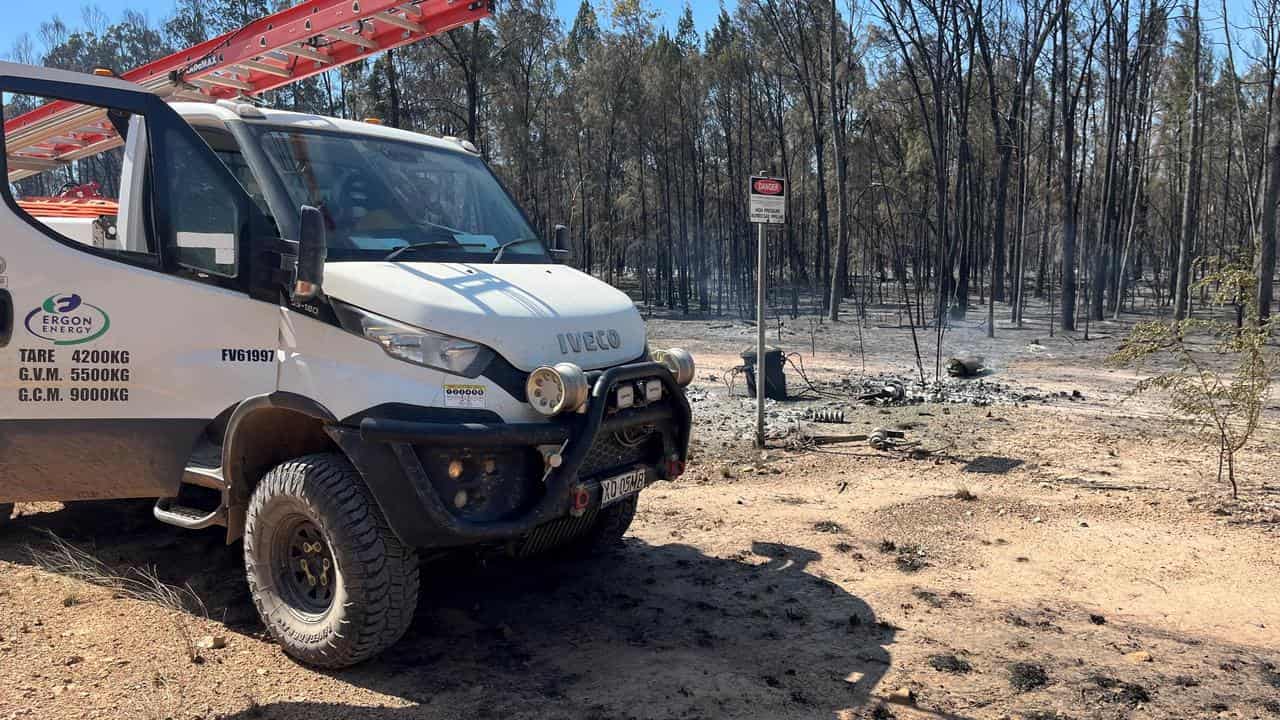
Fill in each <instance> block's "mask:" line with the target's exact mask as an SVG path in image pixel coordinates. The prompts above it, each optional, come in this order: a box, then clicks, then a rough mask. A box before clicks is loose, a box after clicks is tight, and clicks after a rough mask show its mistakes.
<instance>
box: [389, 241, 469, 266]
mask: <svg viewBox="0 0 1280 720" xmlns="http://www.w3.org/2000/svg"><path fill="white" fill-rule="evenodd" d="M457 245H458V243H456V242H454V241H453V240H432V241H431V242H422V243H413V244H412V245H405V246H404V247H402V248H396V249H395V250H392V251H391V254H390V255H388V256H386V257H384V258H382V261H383V262H391V261H393V260H395V259H396V258H398V257H400V256H401V255H403V254H405V253H407V252H409V251H410V250H426V249H427V248H442V247H448V248H451V247H457Z"/></svg>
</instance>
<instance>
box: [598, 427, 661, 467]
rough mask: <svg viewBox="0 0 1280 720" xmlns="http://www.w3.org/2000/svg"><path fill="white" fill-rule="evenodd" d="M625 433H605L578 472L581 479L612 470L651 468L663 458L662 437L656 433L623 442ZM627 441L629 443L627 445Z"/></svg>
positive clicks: (633, 437) (649, 432) (634, 433)
mask: <svg viewBox="0 0 1280 720" xmlns="http://www.w3.org/2000/svg"><path fill="white" fill-rule="evenodd" d="M619 435H621V433H609V434H604V433H601V434H600V435H599V436H598V437H597V438H596V441H595V442H594V443H593V444H592V445H591V449H590V450H588V451H587V457H586V459H585V460H584V461H583V463H582V467H581V469H579V470H578V477H581V478H589V477H591V476H593V475H599V474H601V473H605V472H608V471H610V470H625V469H626V468H629V467H633V466H635V465H651V464H654V463H656V462H657V461H658V459H659V458H660V456H661V454H662V449H661V447H656V446H658V445H660V444H661V442H662V436H661V435H660V434H659V433H658V432H657V431H656V429H653V428H649V429H648V431H647V432H645V433H639V432H635V431H633V432H632V435H631V437H627V438H621V439H620V438H619ZM623 440H626V442H624V441H623Z"/></svg>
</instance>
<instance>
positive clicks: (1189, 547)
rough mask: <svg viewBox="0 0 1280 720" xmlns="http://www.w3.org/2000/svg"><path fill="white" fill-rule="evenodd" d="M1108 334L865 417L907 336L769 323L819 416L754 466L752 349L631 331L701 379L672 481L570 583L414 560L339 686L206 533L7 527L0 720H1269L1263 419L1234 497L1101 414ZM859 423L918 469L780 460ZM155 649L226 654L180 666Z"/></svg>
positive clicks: (1208, 459) (827, 451) (1113, 397)
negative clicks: (684, 463)
mask: <svg viewBox="0 0 1280 720" xmlns="http://www.w3.org/2000/svg"><path fill="white" fill-rule="evenodd" d="M1125 329H1126V328H1125V327H1124V326H1123V325H1104V326H1102V327H1097V328H1094V334H1095V338H1096V337H1097V336H1098V335H1102V336H1104V337H1103V338H1102V339H1095V340H1092V341H1089V342H1085V341H1083V340H1082V339H1080V337H1079V335H1074V336H1073V338H1072V339H1066V338H1063V337H1061V336H1060V335H1059V336H1058V337H1055V338H1050V337H1049V336H1048V333H1047V329H1046V328H1045V327H1044V326H1043V324H1036V323H1033V324H1032V325H1031V327H1029V329H1026V330H1022V331H1015V330H1011V329H1007V328H1004V327H1001V328H1000V331H999V332H998V335H999V336H1000V337H998V338H997V340H995V341H989V340H986V339H985V337H984V332H983V331H982V329H981V328H980V327H970V328H968V329H961V330H956V331H953V332H952V333H951V334H950V335H949V336H948V338H947V344H946V346H945V347H944V350H945V351H946V353H948V354H951V353H955V352H959V351H961V350H964V351H971V352H976V353H978V354H982V355H985V356H987V358H988V360H989V362H990V365H991V366H992V369H993V370H992V372H991V373H990V374H989V375H988V376H987V377H985V378H983V379H982V380H981V382H983V383H985V384H986V386H985V389H982V391H981V392H978V393H976V396H977V397H978V399H979V401H980V404H979V405H974V404H973V403H972V402H971V400H972V397H973V396H974V395H975V393H974V392H973V391H972V388H973V386H972V385H969V386H967V387H957V386H948V387H947V388H944V389H943V391H942V392H940V393H936V394H935V396H934V397H935V398H936V399H954V400H955V402H948V403H938V402H930V403H923V404H910V405H905V406H895V407H879V406H870V405H866V404H862V403H857V402H853V401H852V400H851V399H850V396H849V392H850V391H849V388H850V387H853V385H850V383H854V384H856V383H859V382H861V380H862V378H863V377H864V374H865V376H872V377H875V376H880V375H897V376H902V375H906V376H911V375H912V374H914V373H916V372H917V371H916V369H915V361H914V359H913V352H912V343H911V338H910V333H909V332H908V331H906V330H901V329H897V328H891V329H890V328H877V327H874V326H872V327H868V328H866V329H865V330H864V331H863V333H862V338H861V342H859V340H858V334H857V332H856V331H855V329H854V327H853V326H852V325H843V324H842V325H840V326H837V327H835V328H832V327H831V326H829V325H828V326H825V327H824V328H822V329H820V330H818V331H817V332H815V333H814V336H813V341H814V344H815V345H816V346H817V350H818V351H817V353H816V354H812V355H811V354H810V352H809V345H810V332H809V324H808V323H807V321H804V320H801V321H799V322H797V323H788V324H787V327H786V328H785V329H784V334H783V336H782V338H781V344H782V345H783V346H784V347H786V348H788V349H789V350H796V351H802V352H803V360H804V363H805V365H806V371H807V374H808V375H809V378H810V379H811V380H812V383H813V386H814V388H815V390H809V389H808V388H807V387H806V384H805V383H804V382H803V381H802V380H801V379H800V378H799V377H798V374H797V373H795V372H794V371H792V373H791V375H790V377H789V382H791V383H792V388H793V390H797V391H799V390H801V389H804V390H808V393H807V394H808V395H809V396H810V399H808V400H802V401H796V402H788V403H773V404H771V405H770V423H771V435H772V436H773V437H774V438H775V439H774V440H773V441H772V443H771V444H772V445H773V447H772V448H771V449H770V450H769V451H768V452H767V453H766V454H765V455H764V456H761V455H760V454H759V453H757V452H756V451H754V450H753V449H752V448H751V446H750V442H749V438H750V437H751V431H750V427H749V419H750V418H751V417H752V405H751V401H749V400H747V399H746V398H745V397H742V396H743V394H744V387H743V386H744V385H745V383H744V382H742V380H741V378H736V379H735V382H734V383H732V385H733V388H732V392H731V390H730V383H729V382H727V381H726V379H727V378H730V377H733V372H732V368H733V367H734V366H736V365H738V364H739V363H740V361H739V360H738V359H737V354H738V353H739V352H740V351H741V350H742V349H744V348H745V347H746V346H748V345H750V344H751V342H752V339H753V337H754V335H753V333H754V329H753V328H752V327H750V326H748V325H746V324H743V323H740V322H734V321H730V320H724V319H717V320H693V321H673V320H664V319H657V320H656V321H655V322H654V324H653V328H652V334H653V336H654V338H653V343H654V344H655V345H656V346H661V345H664V344H676V343H678V344H682V345H687V346H691V347H692V349H693V350H694V351H695V352H696V353H697V354H698V357H699V359H700V361H701V364H700V376H699V379H698V381H697V383H696V385H695V387H694V389H693V397H694V398H695V403H694V407H695V413H696V416H697V418H698V430H697V438H698V439H697V445H696V454H697V457H696V462H695V463H694V464H693V465H692V467H691V470H690V472H689V473H688V474H687V475H686V476H685V477H683V478H681V479H680V480H679V481H678V482H675V483H671V484H664V485H659V486H658V487H656V488H654V489H653V490H651V491H649V492H648V493H647V494H646V495H645V497H644V499H643V501H642V514H641V516H640V517H639V518H638V519H637V521H636V524H635V525H634V526H633V529H632V533H631V536H630V537H629V539H628V540H627V542H626V543H625V545H624V546H623V547H622V548H620V549H618V550H617V551H615V552H612V553H611V554H609V555H608V556H606V557H603V558H599V559H597V560H595V561H593V562H581V561H579V562H570V561H563V560H561V561H550V560H547V561H538V562H532V563H524V564H515V563H509V562H492V561H490V562H488V563H481V562H477V561H475V560H472V559H468V558H452V559H447V560H444V561H440V562H436V563H434V564H432V565H429V566H428V567H427V568H426V569H425V570H424V575H423V602H422V603H421V607H420V609H419V613H418V617H417V620H416V622H415V624H414V627H413V629H412V630H411V631H410V634H409V636H408V637H407V638H406V639H405V640H404V641H403V642H402V643H400V644H399V645H398V646H397V647H396V648H394V649H393V650H392V651H391V652H389V653H388V654H387V655H386V656H385V657H383V658H381V659H379V660H377V661H375V662H372V663H369V664H367V665H364V666H362V667H359V668H356V669H353V670H349V671H344V672H337V673H320V672H314V671H311V670H308V669H306V668H303V667H300V666H298V665H296V664H294V663H292V662H291V661H289V660H288V659H287V658H285V657H284V656H283V655H282V654H281V653H280V651H279V650H278V648H276V647H275V646H274V645H273V644H272V643H271V642H270V640H269V639H268V638H267V637H265V636H264V634H263V631H262V628H261V626H260V624H259V623H258V621H257V618H256V616H255V615H254V612H253V608H252V604H251V603H250V601H249V598H248V595H247V590H246V588H245V583H244V580H243V578H242V569H241V567H242V566H241V559H240V556H239V552H240V548H239V546H233V547H230V548H228V547H224V546H223V544H222V543H221V541H220V538H219V536H218V534H217V533H216V532H208V533H196V534H184V533H182V532H181V531H178V530H176V529H171V528H166V527H163V526H157V525H154V524H152V523H150V522H148V521H147V518H146V512H145V509H143V510H142V511H136V510H116V511H114V512H113V513H111V514H108V513H105V512H104V511H103V510H102V509H101V508H98V507H93V506H89V507H71V508H66V509H62V508H59V507H58V506H56V505H50V506H26V507H22V508H20V510H21V511H22V513H23V514H22V516H21V517H19V518H18V519H17V520H16V521H15V522H14V524H13V525H12V526H11V527H9V528H8V529H7V530H4V531H3V532H0V718H20V717H31V718H77V719H81V718H175V719H177V718H183V719H191V718H203V719H211V718H237V719H238V718H375V719H380V720H407V719H408V718H582V719H584V720H586V719H595V718H760V719H766V718H768V719H774V718H859V717H869V718H889V717H898V718H1014V717H1020V718H1038V719H1040V720H1048V719H1050V718H1077V719H1080V720H1083V719H1084V718H1129V717H1132V718H1201V717H1204V718H1217V717H1226V718H1268V717H1277V718H1280V555H1278V554H1277V552H1276V548H1277V543H1278V541H1280V477H1278V476H1280V472H1277V470H1276V468H1277V467H1280V450H1277V447H1276V440H1277V438H1280V431H1278V430H1277V419H1278V418H1280V411H1278V410H1277V409H1276V408H1271V409H1269V410H1268V417H1267V426H1266V427H1265V428H1264V430H1263V431H1262V433H1261V437H1260V438H1259V441H1258V442H1257V443H1255V445H1254V446H1253V447H1252V448H1250V449H1249V450H1248V451H1247V452H1246V453H1245V455H1244V456H1243V457H1242V459H1241V476H1242V478H1243V485H1242V496H1241V498H1240V499H1239V500H1232V499H1231V497H1230V494H1229V492H1228V491H1227V490H1226V489H1225V488H1224V487H1222V486H1220V485H1218V484H1217V483H1215V482H1214V478H1215V475H1216V469H1217V467H1216V461H1215V458H1214V457H1212V456H1211V455H1209V454H1207V453H1206V452H1204V450H1203V449H1202V447H1201V446H1200V445H1199V444H1198V443H1196V442H1194V441H1193V440H1191V439H1189V438H1187V437H1186V436H1185V435H1183V434H1181V431H1182V430H1183V427H1182V424H1180V423H1178V422H1176V421H1173V420H1171V419H1170V418H1168V416H1167V413H1166V412H1165V411H1164V410H1163V406H1162V405H1161V403H1160V400H1159V399H1158V398H1143V399H1135V400H1127V401H1126V400H1125V395H1126V391H1127V389H1128V388H1129V387H1130V386H1131V384H1132V382H1133V380H1134V379H1135V377H1136V375H1135V374H1134V373H1133V372H1131V371H1119V370H1110V369H1106V368H1104V367H1103V366H1102V363H1101V360H1102V358H1103V357H1105V355H1106V354H1107V353H1108V352H1110V351H1111V350H1112V349H1114V347H1115V343H1116V341H1117V339H1118V338H1119V337H1120V336H1121V335H1122V334H1123V333H1124V331H1125ZM926 335H927V333H921V337H920V340H921V342H922V343H924V344H925V347H924V357H925V365H926V371H927V372H928V374H929V375H930V379H932V367H933V366H932V362H931V357H932V353H933V350H932V344H931V343H932V338H931V337H925V336H926ZM777 339H778V338H777V333H776V328H774V329H772V330H771V332H770V340H771V341H775V340H777ZM859 348H862V349H863V350H865V355H864V353H863V352H860V350H859ZM864 363H865V370H864ZM969 382H970V383H976V382H978V381H969ZM1073 392H1074V393H1078V395H1077V396H1076V397H1074V398H1073V397H1072V393H1073ZM842 393H843V394H842ZM1059 393H1063V394H1064V395H1065V396H1064V395H1060V394H1059ZM962 398H969V400H970V401H969V402H963V401H961V399H962ZM1122 401H1123V402H1122ZM815 407H821V408H829V409H839V410H842V411H843V412H844V415H845V421H846V422H845V423H844V424H839V425H827V424H814V423H808V422H806V421H805V420H804V418H805V417H806V415H807V414H808V411H809V410H811V409H812V408H815ZM872 427H890V428H899V429H902V430H903V432H904V433H905V435H906V440H907V441H908V442H918V443H920V445H919V446H918V449H919V450H923V451H925V452H916V453H914V454H913V453H912V452H910V451H909V450H908V449H900V450H890V451H875V450H872V449H871V448H870V447H868V446H867V445H866V444H865V443H861V442H852V443H845V444H837V445H823V446H821V447H820V448H814V447H807V445H808V442H807V441H805V438H806V437H810V436H812V435H847V434H859V433H865V431H866V430H868V429H870V428H872ZM960 496H963V497H960ZM46 530H51V531H53V532H56V533H58V534H59V535H60V536H61V537H65V538H68V539H69V540H71V541H73V542H74V543H76V544H77V545H78V546H81V547H84V548H86V549H88V550H90V551H92V552H93V553H94V554H95V555H96V556H97V557H99V558H101V559H102V560H103V561H105V562H106V563H108V564H109V565H111V566H113V567H115V568H119V569H123V568H127V567H146V566H154V567H156V568H157V570H158V572H159V574H160V575H161V576H163V577H164V578H165V580H167V581H168V582H171V583H175V584H179V585H180V584H183V583H189V584H190V585H191V587H192V588H193V589H194V590H195V591H196V593H197V594H199V595H200V596H201V598H202V599H203V600H204V601H205V603H206V604H207V605H208V608H209V616H210V618H212V619H208V620H206V619H203V618H200V617H198V616H195V615H192V614H184V613H175V612H172V611H169V610H166V609H165V608H163V607H160V606H158V605H156V604H154V603H148V602H141V601H137V600H130V599H124V598H122V597H118V596H115V595H113V593H112V591H110V590H107V589H104V588H101V587H96V586H94V585H90V584H87V583H84V582H80V581H76V580H72V579H70V578H68V577H65V576H62V575H59V574H57V573H51V572H48V571H45V570H42V569H40V568H39V567H38V566H37V565H36V564H35V563H34V562H33V560H32V553H31V551H32V549H36V550H37V551H38V550H39V548H41V547H43V546H44V545H45V544H46V542H47V536H46V535H45V534H44V532H45V531H46ZM180 627H182V628H185V632H186V633H187V634H189V635H191V636H192V637H194V638H197V639H199V638H204V637H205V636H218V637H219V638H225V640H226V647H224V648H220V649H215V650H204V651H202V656H203V662H200V663H192V662H190V661H189V660H188V659H187V657H186V654H185V650H184V646H183V643H182V640H181V637H180V635H181V633H180V632H179V628H180ZM908 696H909V697H908Z"/></svg>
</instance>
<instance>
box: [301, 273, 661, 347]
mask: <svg viewBox="0 0 1280 720" xmlns="http://www.w3.org/2000/svg"><path fill="white" fill-rule="evenodd" d="M324 272H325V277H324V290H325V294H326V295H328V296H330V297H332V298H334V299H337V300H341V301H342V302H345V303H348V304H351V305H355V306H356V307H360V308H363V309H365V310H368V311H370V312H375V313H377V314H379V315H382V316H384V317H388V318H391V319H392V320H398V321H400V322H403V323H406V324H409V325H414V326H416V327H420V328H423V329H425V330H432V331H434V332H439V333H444V334H446V335H452V336H454V337H460V338H464V339H466V340H471V341H473V342H478V343H482V344H484V345H487V346H488V347H490V348H493V349H494V350H495V351H496V352H497V353H498V354H499V355H502V356H503V357H504V358H506V359H507V361H508V362H510V363H511V364H512V365H514V366H516V367H517V368H519V369H521V370H524V371H526V372H527V371H531V370H534V369H536V368H538V367H539V366H542V365H554V364H555V363H558V362H571V363H574V364H576V365H579V366H580V367H582V368H583V369H586V370H595V369H599V368H606V367H611V366H613V365H618V364H621V363H625V362H630V361H632V360H635V359H637V358H639V357H640V356H641V354H643V353H644V349H645V327H644V321H643V319H642V318H641V317H640V313H639V311H637V310H636V307H635V304H634V303H633V302H632V301H631V299H630V298H629V297H627V296H626V295H625V294H623V293H622V292H620V291H618V290H616V289H614V288H613V287H612V286H610V285H607V284H605V283H603V282H600V281H599V280H596V279H595V278H593V277H591V276H590V275H586V274H584V273H581V272H579V271H577V270H574V269H573V268H568V267H564V266H561V265H515V264H512V265H489V264H485V265H471V264H463V263H371V262H334V263H328V264H327V265H325V269H324Z"/></svg>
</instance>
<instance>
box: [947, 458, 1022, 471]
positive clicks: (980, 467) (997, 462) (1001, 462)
mask: <svg viewBox="0 0 1280 720" xmlns="http://www.w3.org/2000/svg"><path fill="white" fill-rule="evenodd" d="M1023 464H1024V461H1023V460H1021V459H1019V458H1011V457H999V456H995V455H980V456H978V457H976V458H974V459H972V460H970V461H969V462H968V463H967V464H965V466H964V468H962V472H967V473H977V474H979V475H1006V474H1008V473H1011V472H1013V471H1014V470H1016V469H1018V468H1020V467H1022V465H1023Z"/></svg>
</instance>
